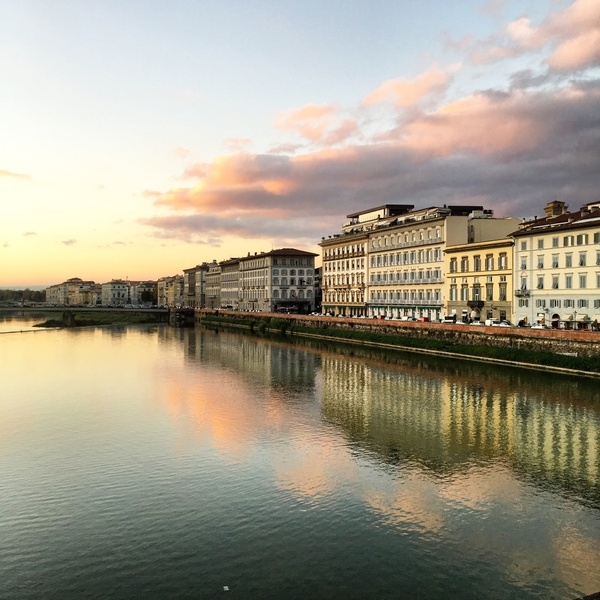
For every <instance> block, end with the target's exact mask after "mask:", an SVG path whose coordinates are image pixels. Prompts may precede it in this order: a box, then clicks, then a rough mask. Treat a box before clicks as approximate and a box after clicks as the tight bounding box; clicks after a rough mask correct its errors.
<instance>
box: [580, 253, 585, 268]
mask: <svg viewBox="0 0 600 600" xmlns="http://www.w3.org/2000/svg"><path fill="white" fill-rule="evenodd" d="M586 259H587V256H586V253H585V252H580V253H579V266H580V267H585V264H586Z"/></svg>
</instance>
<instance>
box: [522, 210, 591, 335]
mask: <svg viewBox="0 0 600 600" xmlns="http://www.w3.org/2000/svg"><path fill="white" fill-rule="evenodd" d="M567 208H568V207H567V205H566V204H565V203H564V202H560V201H554V202H549V203H548V204H547V205H546V207H545V209H544V210H545V216H544V217H543V218H540V219H533V220H531V221H527V222H525V223H523V225H522V226H521V228H520V229H519V230H518V231H516V232H515V233H513V237H514V239H515V246H514V253H515V254H514V271H515V305H516V309H515V313H516V320H522V319H523V320H525V319H526V320H527V322H529V323H535V322H544V323H545V324H547V325H550V326H552V327H564V328H568V329H575V328H579V329H581V328H588V327H589V326H590V324H591V323H592V322H593V321H600V202H592V203H589V204H587V205H586V206H584V207H583V208H581V209H580V210H578V211H575V212H568V210H567Z"/></svg>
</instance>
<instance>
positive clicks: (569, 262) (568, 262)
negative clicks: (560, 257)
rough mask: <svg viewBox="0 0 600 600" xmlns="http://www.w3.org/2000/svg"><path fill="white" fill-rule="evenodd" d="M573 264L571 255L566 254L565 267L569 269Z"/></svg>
mask: <svg viewBox="0 0 600 600" xmlns="http://www.w3.org/2000/svg"><path fill="white" fill-rule="evenodd" d="M572 266H573V255H572V254H566V255H565V267H566V268H567V269H570V268H571V267H572Z"/></svg>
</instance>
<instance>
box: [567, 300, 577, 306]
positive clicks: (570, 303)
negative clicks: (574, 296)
mask: <svg viewBox="0 0 600 600" xmlns="http://www.w3.org/2000/svg"><path fill="white" fill-rule="evenodd" d="M565 308H575V300H565Z"/></svg>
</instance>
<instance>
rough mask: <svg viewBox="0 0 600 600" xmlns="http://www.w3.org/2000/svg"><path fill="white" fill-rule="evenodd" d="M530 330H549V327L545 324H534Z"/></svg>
mask: <svg viewBox="0 0 600 600" xmlns="http://www.w3.org/2000/svg"><path fill="white" fill-rule="evenodd" d="M531 329H550V327H548V325H546V324H545V323H535V325H532V326H531Z"/></svg>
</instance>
